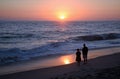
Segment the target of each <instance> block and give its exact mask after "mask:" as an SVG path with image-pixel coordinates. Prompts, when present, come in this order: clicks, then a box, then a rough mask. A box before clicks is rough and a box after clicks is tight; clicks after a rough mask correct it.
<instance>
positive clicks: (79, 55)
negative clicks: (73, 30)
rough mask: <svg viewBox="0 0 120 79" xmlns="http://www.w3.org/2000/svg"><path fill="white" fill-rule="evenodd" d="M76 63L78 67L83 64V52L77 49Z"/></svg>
mask: <svg viewBox="0 0 120 79" xmlns="http://www.w3.org/2000/svg"><path fill="white" fill-rule="evenodd" d="M76 62H77V63H78V65H80V62H81V52H80V49H77V51H76Z"/></svg>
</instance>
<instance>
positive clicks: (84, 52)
mask: <svg viewBox="0 0 120 79" xmlns="http://www.w3.org/2000/svg"><path fill="white" fill-rule="evenodd" d="M82 55H83V60H84V64H86V63H87V55H88V47H87V46H86V45H85V44H83V48H82Z"/></svg>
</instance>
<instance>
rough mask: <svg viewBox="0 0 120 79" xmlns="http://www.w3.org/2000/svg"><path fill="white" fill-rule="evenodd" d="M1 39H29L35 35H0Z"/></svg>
mask: <svg viewBox="0 0 120 79" xmlns="http://www.w3.org/2000/svg"><path fill="white" fill-rule="evenodd" d="M0 35H1V36H0V38H28V37H32V36H33V34H19V33H0Z"/></svg>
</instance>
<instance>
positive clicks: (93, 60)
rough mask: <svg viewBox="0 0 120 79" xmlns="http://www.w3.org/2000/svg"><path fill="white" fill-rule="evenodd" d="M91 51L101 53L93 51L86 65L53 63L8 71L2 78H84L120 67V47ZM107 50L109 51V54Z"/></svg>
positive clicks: (0, 78)
mask: <svg viewBox="0 0 120 79" xmlns="http://www.w3.org/2000/svg"><path fill="white" fill-rule="evenodd" d="M90 52H96V53H97V52H99V53H101V54H100V55H96V54H95V53H93V55H89V56H90V57H89V61H88V64H85V65H84V64H83V62H82V63H81V65H80V66H78V65H77V64H76V63H75V62H71V63H70V64H66V65H65V64H63V65H60V66H59V65H58V66H53V67H52V65H51V66H50V65H49V67H46V68H38V69H34V68H33V69H32V70H28V71H21V72H14V73H8V74H6V75H5V74H3V75H1V76H0V79H41V78H42V79H69V78H71V79H80V78H81V76H82V77H83V78H84V77H86V75H89V74H95V73H96V72H98V71H100V70H102V71H104V70H105V69H109V68H113V69H116V68H119V67H120V51H119V47H115V48H106V49H97V50H91V51H90ZM105 52H109V54H108V53H105ZM102 53H104V54H102ZM91 54H92V53H91ZM72 56H73V55H72ZM54 63H56V62H54ZM58 63H59V61H58ZM49 64H50V62H49ZM13 67H14V66H13ZM18 67H19V66H18ZM8 68H10V67H8ZM11 69H12V66H11ZM6 70H7V69H6ZM119 74H120V72H119ZM77 77H78V78H77Z"/></svg>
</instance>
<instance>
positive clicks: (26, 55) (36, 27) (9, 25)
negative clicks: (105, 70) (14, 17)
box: [0, 21, 120, 65]
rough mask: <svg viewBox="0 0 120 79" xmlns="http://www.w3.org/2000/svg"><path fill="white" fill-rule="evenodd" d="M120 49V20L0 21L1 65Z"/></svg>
mask: <svg viewBox="0 0 120 79" xmlns="http://www.w3.org/2000/svg"><path fill="white" fill-rule="evenodd" d="M84 43H86V45H87V46H88V48H89V49H95V48H104V47H111V46H112V47H113V46H120V21H69V22H63V21H62V22H56V21H0V65H2V64H8V63H13V62H19V61H24V60H30V59H32V58H35V57H43V56H49V55H51V56H52V55H60V54H70V53H74V52H75V51H76V49H77V48H80V49H81V48H82V45H83V44H84Z"/></svg>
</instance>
